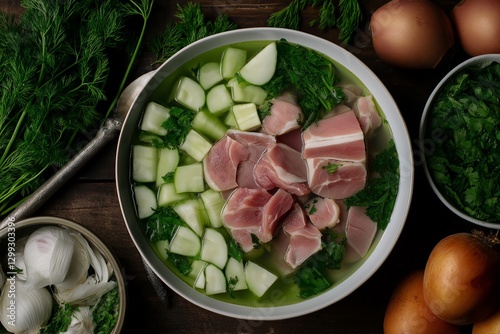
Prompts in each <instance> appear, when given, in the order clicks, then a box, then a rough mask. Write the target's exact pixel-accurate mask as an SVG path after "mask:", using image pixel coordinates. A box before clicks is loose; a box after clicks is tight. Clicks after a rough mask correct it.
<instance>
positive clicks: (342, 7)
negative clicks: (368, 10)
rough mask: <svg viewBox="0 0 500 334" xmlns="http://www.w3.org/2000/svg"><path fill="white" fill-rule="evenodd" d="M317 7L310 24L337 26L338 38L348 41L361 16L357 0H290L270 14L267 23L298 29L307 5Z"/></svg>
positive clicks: (321, 26) (327, 26)
mask: <svg viewBox="0 0 500 334" xmlns="http://www.w3.org/2000/svg"><path fill="white" fill-rule="evenodd" d="M309 6H312V7H319V13H318V14H319V16H318V17H317V18H316V19H314V20H312V21H311V22H309V25H310V26H318V27H319V28H320V29H322V30H324V29H327V28H335V27H336V28H338V29H339V39H340V41H341V42H343V43H346V44H347V43H349V41H350V40H351V39H352V37H353V35H354V31H355V30H356V28H357V27H358V25H359V23H360V22H361V19H362V17H363V15H362V13H361V7H360V6H359V2H358V1H357V0H339V1H338V2H337V4H335V3H334V1H333V0H292V1H291V2H290V4H289V5H288V6H286V7H285V8H283V9H282V10H280V11H278V12H275V13H273V14H271V16H270V17H269V19H268V20H267V23H268V25H269V26H270V27H278V28H288V29H295V30H299V29H300V25H301V23H302V13H303V11H304V10H305V9H306V8H307V7H309Z"/></svg>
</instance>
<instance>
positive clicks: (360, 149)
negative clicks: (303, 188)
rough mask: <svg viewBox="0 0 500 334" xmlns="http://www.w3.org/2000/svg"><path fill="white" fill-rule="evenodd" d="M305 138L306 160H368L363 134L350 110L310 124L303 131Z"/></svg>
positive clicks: (304, 155) (304, 150) (304, 153)
mask: <svg viewBox="0 0 500 334" xmlns="http://www.w3.org/2000/svg"><path fill="white" fill-rule="evenodd" d="M302 140H303V143H304V146H303V150H302V156H303V158H304V159H309V158H328V159H335V160H340V161H354V162H361V161H365V160H366V148H365V140H364V133H363V131H362V130H361V126H360V124H359V122H358V119H357V118H356V115H355V114H354V111H352V110H351V109H349V110H348V111H345V112H343V113H340V114H334V115H332V116H330V117H327V118H324V119H322V120H320V121H318V122H317V123H314V124H311V125H310V126H309V127H308V128H307V129H306V130H304V132H303V133H302Z"/></svg>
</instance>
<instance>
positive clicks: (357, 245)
mask: <svg viewBox="0 0 500 334" xmlns="http://www.w3.org/2000/svg"><path fill="white" fill-rule="evenodd" d="M376 233H377V224H376V223H375V222H374V221H373V220H371V218H370V217H368V216H367V215H366V213H365V208H364V207H361V206H353V207H350V208H349V211H348V215H347V226H346V237H347V242H346V248H345V255H344V259H345V261H346V262H355V261H358V260H360V259H362V258H363V257H364V256H365V255H366V253H367V252H368V250H369V249H370V246H371V244H372V242H373V238H374V237H375V234H376Z"/></svg>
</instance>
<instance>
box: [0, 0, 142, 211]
mask: <svg viewBox="0 0 500 334" xmlns="http://www.w3.org/2000/svg"><path fill="white" fill-rule="evenodd" d="M21 5H22V6H23V7H24V9H25V11H24V14H23V15H22V16H20V17H19V18H18V20H17V21H16V20H15V19H14V18H13V17H12V16H8V15H6V14H5V13H0V66H1V68H2V71H1V72H0V216H4V215H6V214H7V213H8V212H9V211H11V210H12V209H14V208H15V207H16V206H17V205H18V204H20V203H21V202H22V201H23V200H24V199H25V198H26V196H28V195H29V194H30V193H31V192H33V191H34V190H35V189H36V188H37V187H39V186H40V185H41V184H42V183H43V182H44V181H45V179H46V177H47V176H48V175H49V174H50V172H51V170H50V169H51V168H57V167H59V166H61V165H63V164H64V163H66V162H67V161H68V160H69V158H71V153H72V152H75V151H77V150H78V147H77V146H76V144H75V143H76V142H77V139H78V137H79V136H80V135H82V134H88V133H90V132H92V131H93V129H96V128H97V127H98V126H99V125H100V124H101V123H102V122H103V120H104V119H105V118H106V117H107V116H109V114H110V110H112V109H113V108H114V105H112V104H109V100H112V101H113V103H115V101H116V100H117V98H115V99H114V100H113V99H111V98H110V97H111V93H110V92H111V91H113V89H111V88H110V87H109V79H110V73H111V68H112V61H111V56H110V53H111V52H112V50H114V51H115V52H119V51H118V50H121V51H123V50H125V49H126V48H125V45H126V44H127V39H126V38H125V33H126V31H127V29H126V28H127V27H126V22H127V18H128V17H129V16H131V15H141V16H142V17H143V18H144V21H146V20H147V17H148V16H149V13H150V11H151V6H152V1H149V0H142V2H140V3H136V2H134V1H132V0H130V1H129V2H123V1H119V0H65V1H54V0H23V1H22V2H21ZM135 56H136V53H134V54H131V55H130V56H129V58H130V61H131V62H132V61H133V59H134V58H135ZM129 67H130V66H129ZM126 75H128V71H127V73H126ZM125 80H126V78H125V77H124V78H123V80H122V83H121V86H120V89H119V90H120V91H121V88H123V86H124V82H125ZM118 93H119V92H118ZM118 93H116V94H117V95H118ZM106 104H107V105H108V107H109V108H108V109H107V110H106V108H105V106H106Z"/></svg>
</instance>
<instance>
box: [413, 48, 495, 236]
mask: <svg viewBox="0 0 500 334" xmlns="http://www.w3.org/2000/svg"><path fill="white" fill-rule="evenodd" d="M499 62H500V55H498V54H491V55H481V56H476V57H473V58H469V59H467V60H465V61H464V62H462V63H461V64H459V65H457V66H456V67H455V68H454V69H452V70H451V71H450V72H449V73H448V74H447V75H446V76H445V77H444V78H443V79H442V80H441V81H440V82H439V83H438V85H437V86H436V87H435V88H434V90H433V92H432V93H431V95H430V96H429V99H428V100H427V103H426V105H425V107H424V111H423V114H422V118H421V123H420V140H419V141H420V151H421V152H422V160H423V161H424V171H425V174H426V176H427V179H428V181H429V183H430V185H431V187H432V189H433V190H434V192H435V194H436V195H437V196H438V198H439V199H440V200H441V201H442V202H443V204H444V205H445V206H446V207H447V208H448V209H450V210H451V211H452V212H454V213H455V214H456V215H458V216H459V217H460V218H462V219H465V220H467V221H469V222H472V223H474V224H477V225H480V226H483V227H488V228H493V229H499V228H500V183H499V182H498V180H499V178H500V169H499V166H500V165H499V162H500V156H499V154H498V152H499V151H498V147H499V144H500V137H499V135H498V133H499V132H498V129H499V127H500V109H499V108H500V105H499V102H498V101H499V97H500V84H499V82H500V63H499Z"/></svg>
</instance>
